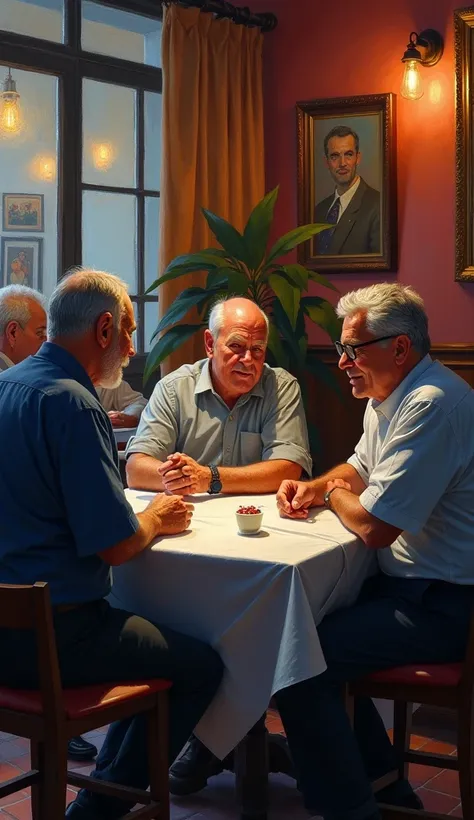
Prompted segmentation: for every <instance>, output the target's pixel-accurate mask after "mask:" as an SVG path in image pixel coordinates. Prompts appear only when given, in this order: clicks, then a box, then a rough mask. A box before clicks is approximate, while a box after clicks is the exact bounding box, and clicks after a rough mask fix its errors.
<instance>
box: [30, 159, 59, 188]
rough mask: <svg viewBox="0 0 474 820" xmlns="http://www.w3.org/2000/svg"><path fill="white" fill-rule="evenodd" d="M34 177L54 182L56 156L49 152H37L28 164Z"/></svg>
mask: <svg viewBox="0 0 474 820" xmlns="http://www.w3.org/2000/svg"><path fill="white" fill-rule="evenodd" d="M30 173H31V176H32V177H34V179H38V180H41V181H42V182H54V180H55V179H56V157H54V156H53V155H49V154H37V155H36V157H34V159H33V161H32V163H31V165H30Z"/></svg>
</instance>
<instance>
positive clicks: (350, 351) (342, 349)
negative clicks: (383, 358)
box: [334, 333, 400, 361]
mask: <svg viewBox="0 0 474 820" xmlns="http://www.w3.org/2000/svg"><path fill="white" fill-rule="evenodd" d="M399 335H400V334H399V333H397V334H396V335H395V336H380V338H379V339H371V340H370V342H359V344H356V345H344V344H342V342H334V345H335V348H336V350H337V355H338V356H339V357H341V356H342V354H343V353H345V354H346V356H347V358H348V359H350V360H351V361H354V359H356V358H357V353H356V351H357V349H358V348H359V347H368V346H369V345H375V344H377V342H385V341H386V340H387V339H396V338H397V336H399Z"/></svg>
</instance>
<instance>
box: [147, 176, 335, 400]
mask: <svg viewBox="0 0 474 820" xmlns="http://www.w3.org/2000/svg"><path fill="white" fill-rule="evenodd" d="M277 197H278V187H276V188H274V189H273V191H270V192H269V193H268V194H267V195H266V196H265V197H264V198H263V199H262V200H261V201H260V202H259V203H258V204H257V205H256V206H255V208H254V209H253V211H252V213H251V214H250V217H249V219H248V222H247V224H246V226H245V229H244V231H243V233H240V232H239V231H237V230H236V228H234V227H233V225H231V224H230V223H229V222H227V221H226V220H225V219H222V217H219V216H217V215H216V214H214V213H212V212H211V211H209V210H207V209H205V208H202V213H203V215H204V218H205V219H206V220H207V223H208V225H209V228H210V229H211V231H212V233H213V234H214V236H215V238H216V240H217V242H218V243H219V245H220V247H218V248H206V249H205V250H203V251H199V252H197V253H189V254H185V255H183V256H177V257H176V259H173V261H172V262H170V264H169V265H168V267H167V268H166V270H165V271H164V273H163V275H162V276H160V277H159V279H157V280H156V281H155V282H153V284H152V285H151V286H150V287H149V288H148V290H147V293H150V291H153V290H155V289H156V288H159V287H160V285H163V284H164V283H165V282H168V281H169V280H170V279H177V278H178V277H180V276H185V275H187V274H189V273H193V272H195V271H206V272H207V279H206V286H205V287H188V288H186V289H185V290H183V291H182V293H180V295H179V296H178V298H177V299H176V300H175V301H174V302H173V304H172V305H171V306H170V308H169V309H168V310H167V312H166V314H165V315H164V316H163V317H162V319H161V321H160V323H159V324H158V327H157V328H156V331H155V333H154V334H153V337H152V340H153V339H154V338H157V337H159V338H158V340H157V342H156V344H155V345H154V347H153V348H152V350H151V351H150V353H149V355H148V358H147V362H146V367H145V374H144V379H145V381H147V379H148V378H149V377H150V376H151V374H152V373H153V372H154V371H155V370H156V369H157V368H158V367H159V365H160V364H161V362H162V361H163V360H164V359H166V357H167V356H169V355H170V353H172V352H173V351H174V350H177V349H178V348H179V347H180V345H182V344H183V342H184V341H186V340H187V339H189V338H190V337H191V336H192V335H193V334H194V333H197V332H198V331H200V330H202V329H203V328H205V327H206V326H207V316H208V313H209V311H210V309H211V307H212V304H213V303H214V302H215V300H216V299H218V298H219V297H222V296H224V295H234V296H247V297H249V298H250V299H253V300H254V301H255V302H256V303H257V304H258V305H259V306H260V307H261V308H262V310H264V311H265V312H266V313H267V315H268V317H269V321H270V328H269V338H268V351H269V356H268V358H269V360H270V364H273V365H276V366H279V367H284V368H285V369H286V370H289V371H290V372H292V373H294V375H296V376H297V377H298V378H299V380H300V383H301V386H302V389H303V390H304V386H305V383H306V381H305V378H304V376H305V373H306V372H308V371H310V372H313V373H314V374H315V375H318V376H320V377H321V376H322V377H325V378H326V379H328V378H329V371H328V369H326V368H325V367H324V366H323V365H321V364H320V363H319V362H316V361H314V360H311V361H310V360H308V359H307V355H306V354H307V347H308V335H307V332H306V321H305V320H306V319H308V320H309V321H310V322H313V323H314V324H315V325H318V327H321V328H322V329H323V330H324V331H326V333H328V335H329V336H330V338H331V339H332V340H334V339H337V338H339V333H340V323H339V320H338V319H337V316H336V313H335V311H334V308H333V306H332V305H331V303H330V302H328V301H327V300H326V299H324V298H323V297H321V296H310V295H307V291H308V286H309V284H310V283H311V282H315V283H316V284H317V285H319V286H321V287H323V288H330V289H331V290H335V291H337V288H335V287H334V285H333V284H331V282H329V281H328V280H327V279H326V278H325V277H324V276H322V275H321V274H319V273H316V272H315V271H312V270H308V269H307V268H305V267H304V266H303V265H299V264H297V263H285V262H284V261H282V257H285V256H286V255H287V254H288V253H289V251H291V250H293V249H294V248H296V247H297V246H298V245H299V244H301V243H302V242H306V241H307V240H308V239H311V237H313V236H315V235H316V234H317V233H319V232H320V231H322V230H324V229H325V228H329V227H331V226H330V225H326V224H314V225H302V226H301V227H298V228H294V229H293V230H291V231H289V232H288V233H286V234H284V235H283V236H281V237H280V239H278V240H277V241H276V242H275V243H274V244H273V245H272V246H271V247H270V248H268V240H269V234H270V231H271V226H272V222H273V214H274V208H275V203H276V201H277ZM193 308H195V309H196V310H197V316H198V321H197V322H196V321H194V322H193V323H183V324H178V323H179V322H181V320H182V319H184V318H185V316H186V314H187V313H188V312H189V311H190V310H192V309H193ZM161 334H162V335H161Z"/></svg>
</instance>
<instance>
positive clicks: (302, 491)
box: [276, 478, 352, 518]
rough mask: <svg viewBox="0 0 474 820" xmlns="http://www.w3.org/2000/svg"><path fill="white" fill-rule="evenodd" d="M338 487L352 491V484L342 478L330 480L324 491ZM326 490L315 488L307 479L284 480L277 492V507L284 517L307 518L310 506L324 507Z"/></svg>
mask: <svg viewBox="0 0 474 820" xmlns="http://www.w3.org/2000/svg"><path fill="white" fill-rule="evenodd" d="M336 487H340V488H341V489H344V490H349V491H352V488H351V485H350V484H348V482H347V481H344V480H343V479H342V478H334V479H332V480H331V481H328V482H327V484H326V487H325V489H324V492H329V490H332V489H334V488H336ZM324 492H323V493H321V491H320V490H319V491H318V490H316V489H314V487H313V486H312V485H311V483H309V482H308V483H307V482H305V481H288V480H287V481H282V483H281V484H280V489H279V490H278V492H277V496H276V502H277V507H278V510H279V512H280V515H281V516H282V517H286V518H307V517H308V510H309V508H310V507H322V506H323V504H324V500H323V499H324Z"/></svg>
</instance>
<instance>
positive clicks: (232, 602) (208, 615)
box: [110, 490, 374, 758]
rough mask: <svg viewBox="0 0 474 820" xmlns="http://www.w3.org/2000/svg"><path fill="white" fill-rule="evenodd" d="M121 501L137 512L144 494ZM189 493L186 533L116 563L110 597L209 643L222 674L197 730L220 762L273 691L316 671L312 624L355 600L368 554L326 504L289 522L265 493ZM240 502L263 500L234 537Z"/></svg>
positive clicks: (369, 563) (320, 661)
mask: <svg viewBox="0 0 474 820" xmlns="http://www.w3.org/2000/svg"><path fill="white" fill-rule="evenodd" d="M127 497H128V499H129V501H130V503H131V504H132V506H133V508H134V510H135V511H136V512H139V511H140V510H143V509H144V507H145V506H146V504H147V503H148V500H149V499H150V498H151V497H152V494H151V493H144V492H140V491H133V490H127ZM189 500H192V501H193V503H194V504H195V512H194V516H193V521H192V529H191V530H190V531H188V532H186V533H183V534H182V535H178V536H167V537H164V538H161V539H158V541H157V542H156V543H155V544H154V545H153V546H152V547H151V549H147V550H145V551H144V552H143V553H141V555H139V556H138V557H137V558H135V559H134V560H133V561H130V562H129V563H127V564H124V565H123V566H121V567H118V568H114V584H113V590H112V594H111V598H110V601H111V603H112V604H113V605H114V606H120V607H123V608H125V609H129V610H130V611H133V612H136V613H138V614H140V615H143V616H144V617H146V618H148V619H150V620H152V621H155V622H157V623H158V624H163V625H166V626H168V627H172V628H173V629H176V630H179V631H181V632H184V633H187V634H189V635H194V636H196V637H198V638H201V639H203V640H205V641H207V642H208V643H210V644H212V646H214V647H215V648H216V649H217V651H218V652H219V654H220V655H221V657H222V659H223V661H224V664H225V666H226V673H225V675H224V680H223V683H222V686H221V688H220V690H219V692H218V693H217V695H216V697H215V699H214V701H213V702H212V704H211V706H210V707H209V709H208V710H207V712H206V714H205V715H204V717H203V718H202V720H201V721H200V723H199V725H198V727H197V729H196V734H197V735H198V737H199V738H200V739H201V740H202V741H203V743H205V745H206V746H207V747H208V748H210V749H211V750H212V751H213V752H214V753H215V754H216V755H217V756H218V757H221V758H222V757H224V756H225V755H226V754H227V753H228V752H229V751H230V750H231V749H232V748H233V747H234V746H235V745H236V743H238V741H239V740H241V739H242V737H244V735H245V734H246V732H247V731H248V730H249V729H250V728H251V727H252V726H253V724H254V723H256V721H257V720H258V719H259V717H260V716H261V715H262V714H263V713H264V711H265V709H266V708H267V706H268V703H269V701H270V698H271V696H272V695H273V694H274V693H275V692H277V691H278V690H279V689H282V688H284V687H286V686H289V685H290V684H293V683H297V682H298V681H302V680H305V679H307V678H310V677H313V676H314V675H318V674H320V673H321V672H323V671H324V669H325V662H324V657H323V654H322V650H321V646H320V643H319V639H318V632H317V624H318V623H319V622H320V621H321V619H322V617H323V616H324V615H326V614H327V613H328V612H331V611H332V610H334V609H337V608H339V607H342V606H345V605H347V604H350V603H352V602H353V601H354V600H355V598H356V596H357V594H358V592H359V590H360V587H361V585H362V583H363V581H364V579H365V578H366V577H367V576H368V575H369V574H370V572H371V571H372V568H373V566H374V558H373V553H372V554H371V553H370V552H369V551H368V550H367V549H366V548H365V547H364V546H363V544H362V543H361V542H360V541H359V540H358V539H357V538H356V537H355V536H354V535H353V534H352V533H350V532H348V531H347V530H346V529H345V528H344V527H343V526H342V524H341V523H340V522H339V520H338V519H337V518H336V516H335V515H334V514H333V513H332V512H330V511H329V510H325V509H320V510H314V511H312V513H313V514H312V518H311V521H290V520H289V519H282V518H280V517H279V515H278V513H277V510H276V504H275V497H274V496H273V495H267V496H244V497H238V496H214V497H213V496H209V495H207V494H206V495H202V496H195V497H194V498H193V499H189ZM241 503H243V504H251V503H253V504H256V505H259V506H262V508H263V510H264V519H263V529H262V531H261V532H260V533H259V534H258V535H254V536H242V535H239V534H238V531H237V526H236V521H235V515H234V513H235V511H236V509H237V508H238V506H239V505H240V504H241Z"/></svg>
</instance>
